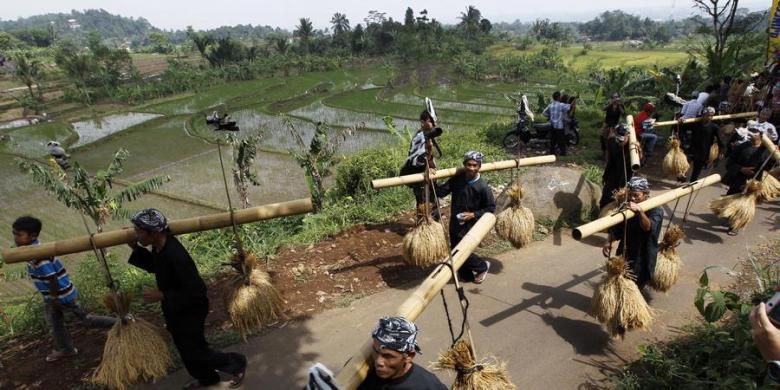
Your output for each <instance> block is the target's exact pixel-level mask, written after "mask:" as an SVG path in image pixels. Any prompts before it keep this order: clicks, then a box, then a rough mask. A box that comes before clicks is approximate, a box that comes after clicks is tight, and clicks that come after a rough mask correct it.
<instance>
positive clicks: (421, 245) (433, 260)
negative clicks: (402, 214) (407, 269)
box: [402, 213, 449, 268]
mask: <svg viewBox="0 0 780 390" xmlns="http://www.w3.org/2000/svg"><path fill="white" fill-rule="evenodd" d="M423 215H424V216H423V219H422V221H421V222H420V223H419V224H418V225H417V226H415V227H413V228H412V229H411V230H410V231H409V233H406V236H404V240H403V244H402V254H403V256H404V260H406V262H407V263H409V264H413V265H416V266H418V267H423V268H425V267H429V266H432V265H434V264H438V263H439V262H440V261H441V260H442V259H444V258H445V257H447V255H448V254H449V246H448V245H447V236H446V235H445V234H444V226H442V224H441V223H439V222H437V221H434V220H432V219H431V217H430V215H429V214H428V213H424V214H423Z"/></svg>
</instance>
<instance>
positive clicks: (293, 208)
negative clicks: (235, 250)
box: [2, 198, 312, 263]
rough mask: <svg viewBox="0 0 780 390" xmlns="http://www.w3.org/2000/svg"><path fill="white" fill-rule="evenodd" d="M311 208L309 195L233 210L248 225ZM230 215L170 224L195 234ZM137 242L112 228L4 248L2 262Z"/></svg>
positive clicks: (226, 222) (239, 221) (174, 229)
mask: <svg viewBox="0 0 780 390" xmlns="http://www.w3.org/2000/svg"><path fill="white" fill-rule="evenodd" d="M310 211H312V203H311V199H308V198H307V199H298V200H292V201H289V202H281V203H273V204H268V205H264V206H257V207H251V208H248V209H243V210H238V211H235V212H233V218H234V219H235V223H237V224H244V223H250V222H257V221H262V220H264V219H272V218H279V217H287V216H290V215H297V214H304V213H308V212H310ZM230 216H231V213H230V212H226V213H218V214H211V215H204V216H200V217H193V218H187V219H179V220H175V221H170V222H168V226H169V227H170V229H171V233H173V234H187V233H195V232H201V231H204V230H211V229H219V228H224V227H228V226H230V225H231V220H230ZM90 237H92V240H90ZM133 241H135V232H134V231H133V229H132V228H124V229H120V230H112V231H110V232H103V233H97V234H94V235H92V236H81V237H75V238H69V239H66V240H60V241H54V242H49V243H45V244H41V245H36V246H24V247H19V248H11V249H6V250H3V251H2V261H3V262H6V263H20V262H22V261H30V260H36V259H45V258H50V257H54V256H60V255H67V254H71V253H78V252H84V251H88V250H92V249H93V246H92V243H93V242H94V245H95V248H106V247H109V246H116V245H122V244H128V243H131V242H133Z"/></svg>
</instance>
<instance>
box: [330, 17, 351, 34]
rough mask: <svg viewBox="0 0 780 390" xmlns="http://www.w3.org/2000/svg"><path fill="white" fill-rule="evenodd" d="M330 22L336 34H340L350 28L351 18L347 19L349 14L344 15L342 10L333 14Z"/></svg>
mask: <svg viewBox="0 0 780 390" xmlns="http://www.w3.org/2000/svg"><path fill="white" fill-rule="evenodd" d="M330 23H331V24H332V25H333V35H334V36H340V35H341V34H343V33H345V32H347V31H349V30H350V27H349V19H347V15H344V14H342V13H340V12H336V13H335V14H333V17H332V18H331V19H330Z"/></svg>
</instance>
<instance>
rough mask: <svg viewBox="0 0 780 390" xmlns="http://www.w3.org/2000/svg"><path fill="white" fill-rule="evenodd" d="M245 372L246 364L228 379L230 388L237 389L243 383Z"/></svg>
mask: <svg viewBox="0 0 780 390" xmlns="http://www.w3.org/2000/svg"><path fill="white" fill-rule="evenodd" d="M245 374H246V366H244V369H243V370H241V372H239V373H238V374H236V375H233V379H231V380H230V382H229V385H228V387H229V388H231V389H237V388H239V387H241V384H242V383H244V375H245Z"/></svg>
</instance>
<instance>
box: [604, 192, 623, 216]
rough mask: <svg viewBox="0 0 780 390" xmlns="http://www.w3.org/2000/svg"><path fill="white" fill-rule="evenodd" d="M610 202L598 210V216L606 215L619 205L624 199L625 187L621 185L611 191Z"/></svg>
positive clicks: (615, 209)
mask: <svg viewBox="0 0 780 390" xmlns="http://www.w3.org/2000/svg"><path fill="white" fill-rule="evenodd" d="M612 199H614V200H613V201H612V202H609V203H607V204H606V205H604V207H602V208H601V210H600V211H599V218H604V217H606V216H607V215H610V214H612V213H613V212H615V211H617V209H618V208H620V205H621V204H623V203H625V201H626V187H622V188H620V189H618V190H615V191H612Z"/></svg>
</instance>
